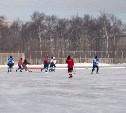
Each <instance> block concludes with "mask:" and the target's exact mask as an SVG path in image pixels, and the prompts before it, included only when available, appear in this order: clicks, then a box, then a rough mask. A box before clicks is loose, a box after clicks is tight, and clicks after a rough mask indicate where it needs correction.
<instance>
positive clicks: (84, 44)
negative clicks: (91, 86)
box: [0, 11, 126, 52]
mask: <svg viewBox="0 0 126 113" xmlns="http://www.w3.org/2000/svg"><path fill="white" fill-rule="evenodd" d="M5 20H6V17H4V16H0V22H4V21H5ZM124 29H126V25H125V24H124V23H123V22H122V21H121V20H120V19H118V18H117V17H116V16H114V15H111V14H107V13H105V12H100V15H99V16H98V17H95V18H94V17H92V16H91V15H88V14H86V15H84V16H83V17H79V16H78V15H76V16H73V17H71V18H70V19H67V18H59V17H57V16H55V15H51V16H49V15H46V14H45V13H43V12H42V13H41V12H38V11H34V12H33V14H32V15H31V20H29V21H28V22H25V23H23V21H21V20H20V19H17V20H16V21H14V22H13V24H12V26H10V27H7V26H2V25H0V52H17V51H19V52H24V51H125V50H126V46H125V44H124V45H123V44H121V43H119V42H120V40H122V39H124V38H122V37H123V34H124V31H123V30H124ZM124 41H126V40H124Z"/></svg>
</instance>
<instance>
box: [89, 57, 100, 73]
mask: <svg viewBox="0 0 126 113" xmlns="http://www.w3.org/2000/svg"><path fill="white" fill-rule="evenodd" d="M95 68H97V70H96V74H99V72H98V71H99V59H98V57H97V56H95V58H94V59H93V67H92V72H91V74H93V71H94V70H95Z"/></svg>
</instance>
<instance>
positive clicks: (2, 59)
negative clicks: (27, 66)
mask: <svg viewBox="0 0 126 113" xmlns="http://www.w3.org/2000/svg"><path fill="white" fill-rule="evenodd" d="M10 56H13V58H14V62H15V64H17V63H18V61H19V59H20V58H23V59H24V58H25V54H24V53H19V52H18V53H0V65H7V62H8V58H9V57H10Z"/></svg>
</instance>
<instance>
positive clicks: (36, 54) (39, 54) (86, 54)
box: [0, 51, 126, 65]
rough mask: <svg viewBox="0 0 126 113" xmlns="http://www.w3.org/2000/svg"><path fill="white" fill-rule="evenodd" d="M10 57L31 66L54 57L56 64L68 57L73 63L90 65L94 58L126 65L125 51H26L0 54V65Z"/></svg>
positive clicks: (16, 61) (103, 61) (62, 62)
mask: <svg viewBox="0 0 126 113" xmlns="http://www.w3.org/2000/svg"><path fill="white" fill-rule="evenodd" d="M10 55H12V56H13V58H14V61H15V64H17V63H18V61H19V59H20V58H23V59H24V58H27V59H28V60H29V62H30V63H31V64H34V65H36V64H42V63H43V60H44V59H45V57H46V56H47V55H48V57H49V58H51V57H52V56H54V57H56V59H57V63H61V64H64V63H65V60H66V58H67V56H68V55H71V56H72V57H73V58H74V61H75V63H84V62H86V63H91V62H92V59H93V58H94V56H96V55H97V56H98V57H99V58H100V62H101V63H107V64H112V63H115V64H116V63H126V51H26V52H24V53H19V52H17V53H0V65H6V64H7V60H8V58H9V56H10Z"/></svg>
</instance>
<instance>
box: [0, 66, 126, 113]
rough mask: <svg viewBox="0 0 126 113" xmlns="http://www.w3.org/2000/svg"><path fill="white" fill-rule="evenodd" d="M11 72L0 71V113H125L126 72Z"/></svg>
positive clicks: (118, 70)
mask: <svg viewBox="0 0 126 113" xmlns="http://www.w3.org/2000/svg"><path fill="white" fill-rule="evenodd" d="M90 73H91V69H90V68H87V69H86V68H84V69H83V68H81V69H79V68H76V71H75V74H73V78H68V73H67V69H66V68H63V69H56V72H48V73H45V72H41V71H40V70H32V72H25V71H23V72H16V71H15V69H13V72H11V73H8V72H7V68H5V67H1V68H0V113H126V69H125V68H100V71H99V73H100V74H97V75H96V74H95V72H94V74H90Z"/></svg>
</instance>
